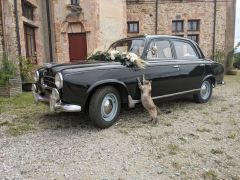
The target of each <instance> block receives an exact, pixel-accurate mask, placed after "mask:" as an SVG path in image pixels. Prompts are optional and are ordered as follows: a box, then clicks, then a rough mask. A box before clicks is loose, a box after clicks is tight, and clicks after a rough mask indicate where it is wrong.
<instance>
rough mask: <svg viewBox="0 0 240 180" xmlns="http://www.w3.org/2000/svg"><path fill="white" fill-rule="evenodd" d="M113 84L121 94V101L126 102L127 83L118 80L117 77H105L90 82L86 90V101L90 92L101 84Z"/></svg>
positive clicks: (90, 94) (89, 96)
mask: <svg viewBox="0 0 240 180" xmlns="http://www.w3.org/2000/svg"><path fill="white" fill-rule="evenodd" d="M105 85H106V86H107V85H109V86H113V87H115V88H116V89H117V90H118V91H119V94H120V96H121V100H122V103H127V102H128V94H129V93H128V90H127V85H126V84H125V83H124V82H122V81H119V80H117V79H105V80H102V81H98V82H96V83H94V84H92V85H91V86H90V87H89V88H88V90H87V101H86V102H87V103H88V102H89V100H90V98H91V96H92V94H93V93H94V91H95V90H96V89H97V88H99V87H101V86H105Z"/></svg>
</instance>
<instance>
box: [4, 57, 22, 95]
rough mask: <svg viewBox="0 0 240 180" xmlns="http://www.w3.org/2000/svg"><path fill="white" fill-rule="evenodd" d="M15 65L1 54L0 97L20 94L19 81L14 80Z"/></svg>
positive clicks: (15, 73) (15, 74)
mask: <svg viewBox="0 0 240 180" xmlns="http://www.w3.org/2000/svg"><path fill="white" fill-rule="evenodd" d="M16 76H17V68H16V65H15V64H14V63H13V62H12V61H10V60H9V58H8V55H7V54H5V53H3V54H2V55H1V60H0V96H14V95H17V94H19V93H21V89H20V88H19V84H20V83H21V81H20V79H17V78H16Z"/></svg>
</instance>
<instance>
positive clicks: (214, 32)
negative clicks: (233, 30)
mask: <svg viewBox="0 0 240 180" xmlns="http://www.w3.org/2000/svg"><path fill="white" fill-rule="evenodd" d="M216 19H217V0H214V20H213V50H212V54H213V57H214V56H215V42H216Z"/></svg>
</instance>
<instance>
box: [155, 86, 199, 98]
mask: <svg viewBox="0 0 240 180" xmlns="http://www.w3.org/2000/svg"><path fill="white" fill-rule="evenodd" d="M200 90H201V89H200V88H199V89H193V90H189V91H182V92H178V93H173V94H166V95H163V96H156V97H152V99H161V98H166V97H172V96H177V95H182V94H187V93H191V92H196V91H200Z"/></svg>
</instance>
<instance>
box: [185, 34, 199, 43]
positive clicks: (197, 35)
mask: <svg viewBox="0 0 240 180" xmlns="http://www.w3.org/2000/svg"><path fill="white" fill-rule="evenodd" d="M188 36H196V37H197V38H196V39H197V41H194V40H193V39H190V38H188ZM187 38H188V39H190V40H192V41H194V42H196V43H197V44H199V34H188V35H187Z"/></svg>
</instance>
